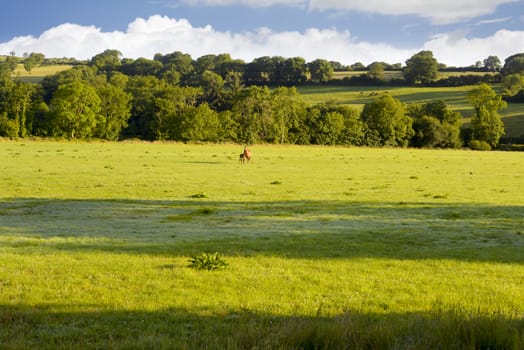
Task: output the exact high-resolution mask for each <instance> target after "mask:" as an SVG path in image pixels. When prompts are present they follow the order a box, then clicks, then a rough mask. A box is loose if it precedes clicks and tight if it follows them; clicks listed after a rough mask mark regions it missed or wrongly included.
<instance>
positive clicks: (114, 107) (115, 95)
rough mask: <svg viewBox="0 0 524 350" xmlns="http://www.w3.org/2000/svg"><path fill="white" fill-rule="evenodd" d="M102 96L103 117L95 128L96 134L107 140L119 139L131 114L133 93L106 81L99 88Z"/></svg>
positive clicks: (98, 90)
mask: <svg viewBox="0 0 524 350" xmlns="http://www.w3.org/2000/svg"><path fill="white" fill-rule="evenodd" d="M97 92H98V96H99V97H100V115H102V117H103V118H102V119H101V120H100V122H99V123H98V125H97V126H96V129H95V136H96V137H100V138H103V139H107V140H118V139H119V137H120V135H121V132H122V130H123V129H125V128H126V127H127V125H128V124H127V122H128V120H129V117H130V116H131V99H132V96H131V94H129V93H127V92H125V91H124V90H123V89H122V88H121V87H119V86H118V85H113V84H110V83H106V84H104V85H103V86H101V87H99V88H98V89H97Z"/></svg>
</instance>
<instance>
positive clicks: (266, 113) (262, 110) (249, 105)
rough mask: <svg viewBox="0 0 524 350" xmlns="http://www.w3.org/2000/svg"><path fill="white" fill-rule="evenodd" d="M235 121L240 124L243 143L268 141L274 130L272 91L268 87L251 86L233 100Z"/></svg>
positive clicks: (239, 128) (239, 129) (239, 131)
mask: <svg viewBox="0 0 524 350" xmlns="http://www.w3.org/2000/svg"><path fill="white" fill-rule="evenodd" d="M232 111H233V119H234V120H235V121H236V123H237V124H238V138H239V141H241V142H242V143H257V142H261V141H266V139H267V137H268V134H271V129H272V125H271V124H272V118H273V116H272V106H271V91H270V90H269V88H268V87H266V86H264V87H258V86H250V87H248V88H246V89H243V90H241V91H239V92H238V93H237V94H236V95H235V97H234V98H233V108H232Z"/></svg>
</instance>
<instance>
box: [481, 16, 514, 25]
mask: <svg viewBox="0 0 524 350" xmlns="http://www.w3.org/2000/svg"><path fill="white" fill-rule="evenodd" d="M511 18H512V17H511V16H508V17H502V18H493V19H484V20H481V21H478V22H477V23H475V24H476V25H478V26H481V25H484V24H496V23H504V22H507V21H509V20H511Z"/></svg>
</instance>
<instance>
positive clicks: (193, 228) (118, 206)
mask: <svg viewBox="0 0 524 350" xmlns="http://www.w3.org/2000/svg"><path fill="white" fill-rule="evenodd" d="M438 202H439V199H436V200H435V201H434V202H428V203H404V202H402V203H387V202H384V203H358V202H350V201H274V202H249V201H246V202H225V201H224V202H220V201H210V200H206V199H193V200H185V201H184V200H183V201H179V200H177V201H155V200H57V199H31V198H20V199H13V200H2V201H0V246H1V247H3V248H2V249H3V250H4V251H5V250H6V249H7V250H9V249H10V250H12V251H16V252H23V253H33V252H35V253H39V254H42V253H44V254H45V253H47V252H55V251H107V252H115V253H133V254H165V255H171V256H189V255H192V254H195V253H198V252H200V251H218V252H220V253H221V254H225V255H233V256H253V255H267V256H279V257H286V258H306V259H323V258H345V259H347V258H366V257H371V258H373V257H379V258H394V259H458V260H466V261H489V262H506V263H519V264H522V263H524V229H523V227H524V219H523V218H524V207H522V206H492V205H477V204H445V203H444V204H439V203H438Z"/></svg>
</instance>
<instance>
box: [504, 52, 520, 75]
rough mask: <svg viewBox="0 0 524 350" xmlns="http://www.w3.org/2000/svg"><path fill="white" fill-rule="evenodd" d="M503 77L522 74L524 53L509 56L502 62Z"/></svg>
mask: <svg viewBox="0 0 524 350" xmlns="http://www.w3.org/2000/svg"><path fill="white" fill-rule="evenodd" d="M501 73H502V74H503V75H510V74H524V53H518V54H515V55H512V56H509V57H508V58H506V59H505V60H504V67H502V70H501Z"/></svg>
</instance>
